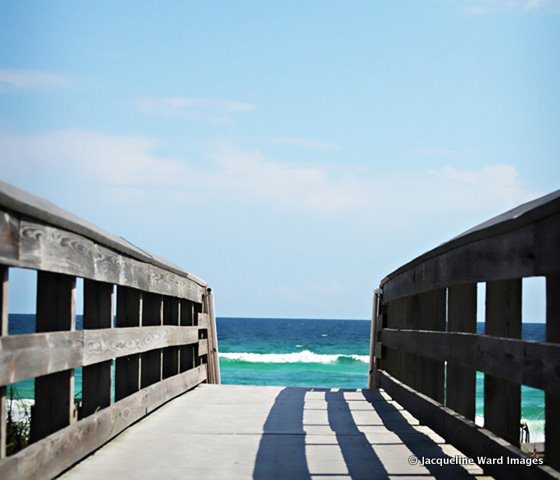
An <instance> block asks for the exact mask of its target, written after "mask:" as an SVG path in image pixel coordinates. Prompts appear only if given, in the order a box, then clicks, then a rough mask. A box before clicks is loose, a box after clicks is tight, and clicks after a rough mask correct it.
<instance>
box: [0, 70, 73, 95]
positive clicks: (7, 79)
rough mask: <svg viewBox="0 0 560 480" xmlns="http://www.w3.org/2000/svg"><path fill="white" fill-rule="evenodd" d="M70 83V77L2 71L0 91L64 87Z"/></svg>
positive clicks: (34, 71)
mask: <svg viewBox="0 0 560 480" xmlns="http://www.w3.org/2000/svg"><path fill="white" fill-rule="evenodd" d="M69 83H70V81H69V79H68V77H66V76H64V75H60V74H55V73H49V72H42V71H38V70H15V69H0V91H2V90H6V89H10V90H11V89H17V90H19V89H29V88H46V87H64V86H66V85H68V84H69Z"/></svg>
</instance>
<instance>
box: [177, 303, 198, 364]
mask: <svg viewBox="0 0 560 480" xmlns="http://www.w3.org/2000/svg"><path fill="white" fill-rule="evenodd" d="M179 323H180V325H181V326H183V327H191V326H193V325H194V306H193V302H191V301H189V300H181V306H180V317H179ZM194 355H195V351H194V345H183V346H181V347H179V370H180V372H181V373H182V372H186V371H187V370H190V369H191V368H194V366H195V361H194V358H195V357H194Z"/></svg>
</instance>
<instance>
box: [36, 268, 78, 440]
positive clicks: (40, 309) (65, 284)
mask: <svg viewBox="0 0 560 480" xmlns="http://www.w3.org/2000/svg"><path fill="white" fill-rule="evenodd" d="M36 319H37V332H38V333H41V332H53V331H59V330H70V331H72V330H75V329H76V277H71V276H68V275H62V274H59V273H50V272H42V271H39V272H38V273H37V317H36ZM73 410H74V371H73V370H65V371H62V372H58V373H53V374H50V375H45V376H42V377H37V378H36V379H35V405H34V406H33V410H32V415H31V435H30V442H36V441H37V440H40V439H41V438H44V437H46V436H47V435H50V434H51V433H53V432H55V431H57V430H60V429H61V428H64V427H66V426H67V425H69V424H70V423H71V422H72V419H73Z"/></svg>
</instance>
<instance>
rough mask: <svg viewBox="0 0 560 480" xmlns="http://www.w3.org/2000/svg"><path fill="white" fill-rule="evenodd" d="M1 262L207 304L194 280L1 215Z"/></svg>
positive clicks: (41, 225) (45, 226) (64, 232)
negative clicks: (203, 300) (203, 301)
mask: <svg viewBox="0 0 560 480" xmlns="http://www.w3.org/2000/svg"><path fill="white" fill-rule="evenodd" d="M0 261H3V262H4V263H6V264H8V265H13V266H17V267H25V268H32V269H37V270H44V271H49V272H55V273H63V274H66V275H74V276H79V277H83V278H87V279H90V280H97V281H100V282H105V283H111V284H115V285H122V286H126V287H131V288H137V289H140V290H144V291H148V292H151V293H155V294H162V295H171V296H174V297H177V298H186V299H189V300H192V301H195V302H201V301H202V296H203V295H204V292H205V288H204V287H203V286H201V285H199V284H198V283H197V282H196V281H195V280H193V279H192V278H191V277H188V276H187V277H185V276H181V275H178V274H177V273H174V272H170V271H166V270H165V269H163V268H161V267H158V266H154V265H151V264H149V263H144V262H142V261H139V260H137V259H135V258H130V257H127V256H125V255H122V254H120V253H118V252H115V251H114V250H111V249H109V248H107V247H105V246H103V245H99V244H97V243H95V242H94V241H92V240H91V239H89V238H87V237H84V236H82V235H79V234H76V233H73V232H69V231H67V230H63V229H60V228H57V227H53V226H51V225H48V224H45V223H41V222H38V221H34V220H31V219H27V218H26V219H22V220H19V218H18V217H14V216H13V215H10V214H8V213H6V212H2V211H0Z"/></svg>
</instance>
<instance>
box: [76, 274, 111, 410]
mask: <svg viewBox="0 0 560 480" xmlns="http://www.w3.org/2000/svg"><path fill="white" fill-rule="evenodd" d="M113 290H114V287H113V285H111V284H109V283H102V282H96V281H93V280H88V279H85V280H84V314H83V322H84V342H85V349H84V353H86V352H87V350H88V347H87V346H88V345H92V344H94V345H95V343H94V342H91V340H90V339H88V336H87V335H88V333H89V330H96V329H102V328H104V329H111V326H112V323H113V307H114V305H113V303H114V295H113ZM111 365H112V361H111V360H108V361H105V362H100V363H96V364H95V365H89V366H84V368H83V370H82V408H81V410H80V417H86V416H88V415H91V414H92V413H95V412H96V411H97V410H100V409H102V408H105V407H108V406H109V405H110V404H111V384H112V378H111Z"/></svg>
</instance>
